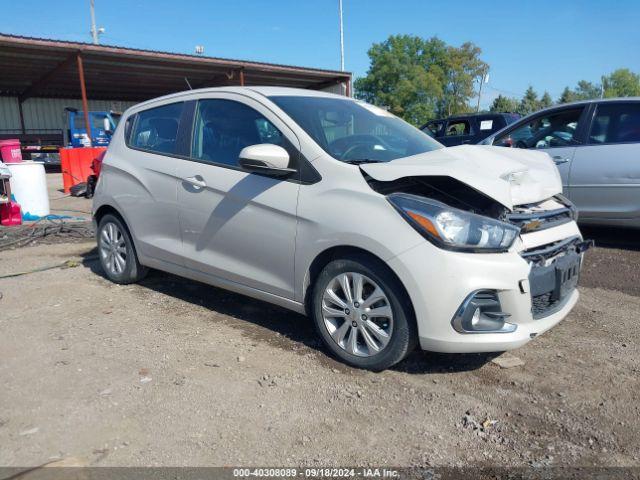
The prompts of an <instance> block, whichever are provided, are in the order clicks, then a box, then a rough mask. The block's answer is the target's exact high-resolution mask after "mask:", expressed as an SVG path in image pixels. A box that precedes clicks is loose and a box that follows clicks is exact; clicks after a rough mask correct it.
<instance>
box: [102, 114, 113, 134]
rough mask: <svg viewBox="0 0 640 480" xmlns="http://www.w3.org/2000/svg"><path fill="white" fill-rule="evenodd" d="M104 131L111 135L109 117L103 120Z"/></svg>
mask: <svg viewBox="0 0 640 480" xmlns="http://www.w3.org/2000/svg"><path fill="white" fill-rule="evenodd" d="M102 129H103V130H104V131H105V132H107V133H111V121H110V120H109V117H104V118H103V119H102Z"/></svg>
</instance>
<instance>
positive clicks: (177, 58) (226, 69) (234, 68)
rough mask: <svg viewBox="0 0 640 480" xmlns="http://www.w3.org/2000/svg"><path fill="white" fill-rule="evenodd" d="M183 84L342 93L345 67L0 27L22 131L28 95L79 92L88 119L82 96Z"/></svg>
mask: <svg viewBox="0 0 640 480" xmlns="http://www.w3.org/2000/svg"><path fill="white" fill-rule="evenodd" d="M189 85H190V86H191V87H192V88H202V87H213V86H223V85H278V86H288V87H297V88H309V89H316V90H323V89H332V90H335V89H336V88H339V91H341V92H342V93H344V94H346V95H349V94H350V88H351V74H350V73H348V72H341V71H334V70H323V69H317V68H306V67H296V66H289V65H278V64H272V63H261V62H252V61H245V60H233V59H224V58H216V57H206V56H199V55H188V54H181V53H170V52H160V51H153V50H141V49H133V48H124V47H118V46H110V45H94V44H91V43H82V42H69V41H62V40H53V39H45V38H33V37H21V36H15V35H7V34H2V33H0V96H4V97H15V98H16V99H17V102H18V111H19V117H20V127H21V130H22V133H23V134H24V133H25V130H26V129H25V121H24V114H23V108H22V106H23V103H24V102H25V101H27V100H28V99H30V98H69V99H78V98H81V99H82V106H83V110H84V112H85V115H84V118H85V120H86V121H87V122H88V121H89V120H88V119H89V117H88V115H86V113H87V111H88V106H87V101H88V99H92V100H119V101H135V102H137V101H143V100H147V99H149V98H154V97H157V96H161V95H165V94H168V93H172V92H177V91H181V90H186V89H188V88H189ZM87 131H89V127H88V125H87Z"/></svg>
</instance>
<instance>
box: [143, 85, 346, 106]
mask: <svg viewBox="0 0 640 480" xmlns="http://www.w3.org/2000/svg"><path fill="white" fill-rule="evenodd" d="M214 92H226V93H239V94H243V95H247V96H249V97H253V98H258V97H273V96H299V97H324V98H339V99H343V100H351V101H354V99H352V98H351V97H346V96H344V95H337V94H335V93H330V92H323V91H320V90H308V89H304V88H291V87H260V86H257V87H253V86H252V87H240V86H226V87H209V88H196V89H192V90H183V91H181V92H176V93H171V94H169V95H164V96H162V97H156V98H152V99H150V100H146V101H144V102H141V103H138V104H136V105H135V109H136V110H138V108H139V107H145V106H147V105H153V104H154V103H156V102H164V101H166V100H171V99H173V98H176V99H177V98H180V97H183V96H185V95H193V94H196V95H197V94H206V93H214ZM132 108H133V107H132Z"/></svg>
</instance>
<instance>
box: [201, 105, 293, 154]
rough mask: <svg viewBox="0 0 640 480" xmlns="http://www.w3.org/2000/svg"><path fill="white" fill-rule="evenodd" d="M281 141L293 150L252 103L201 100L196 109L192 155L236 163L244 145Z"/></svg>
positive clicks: (288, 148) (275, 143) (277, 142)
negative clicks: (249, 105)
mask: <svg viewBox="0 0 640 480" xmlns="http://www.w3.org/2000/svg"><path fill="white" fill-rule="evenodd" d="M259 143H271V144H274V145H279V146H281V147H283V148H285V149H286V150H287V151H289V155H291V154H292V152H291V146H290V144H289V142H287V140H286V139H285V137H284V136H283V135H282V132H280V130H278V129H277V128H276V127H275V125H273V123H271V122H270V121H269V120H267V119H266V118H265V117H264V116H263V115H262V114H260V113H259V112H257V111H256V110H254V109H253V108H251V107H248V106H247V105H244V104H242V103H239V102H236V101H233V100H218V99H210V100H200V101H199V102H198V107H197V110H196V120H195V127H194V132H193V145H192V148H191V156H192V157H193V158H196V159H198V160H206V161H209V162H212V163H220V164H224V165H231V166H237V165H238V156H239V155H240V152H241V151H242V149H243V148H244V147H248V146H250V145H257V144H259Z"/></svg>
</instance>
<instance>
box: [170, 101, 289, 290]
mask: <svg viewBox="0 0 640 480" xmlns="http://www.w3.org/2000/svg"><path fill="white" fill-rule="evenodd" d="M261 143H271V144H276V145H280V146H282V147H284V148H285V149H286V150H287V151H288V152H289V156H290V163H289V165H290V166H292V167H297V164H296V163H297V161H298V155H299V154H300V147H299V143H298V139H297V137H296V136H295V135H294V134H293V132H292V131H291V130H289V129H288V127H287V126H286V125H285V124H284V123H283V122H282V121H281V120H280V119H279V118H278V117H276V116H275V115H274V114H273V113H272V112H271V111H270V110H269V109H267V108H266V107H264V106H263V105H261V104H260V103H258V102H257V101H255V100H253V99H250V98H247V97H245V96H242V95H237V94H230V93H229V94H225V93H216V94H210V95H208V96H207V98H202V99H200V100H199V101H198V104H197V107H196V112H195V119H194V122H193V134H192V146H191V152H190V156H189V159H188V160H186V159H185V160H184V161H182V162H180V170H179V176H180V178H181V181H180V182H179V185H178V203H179V205H180V207H179V208H180V224H181V229H182V241H183V251H184V257H185V266H186V267H187V268H189V269H192V270H194V271H196V272H200V273H204V274H207V275H209V276H211V277H213V278H214V279H217V281H218V282H219V281H220V280H222V281H226V282H233V283H237V284H240V285H244V286H248V287H251V288H254V289H257V290H260V291H263V292H267V293H271V294H275V295H278V296H281V297H285V298H293V296H294V288H293V285H294V282H293V276H294V256H295V237H296V223H297V217H296V208H297V201H298V190H299V188H300V183H299V181H297V178H286V179H285V178H274V177H268V176H265V175H258V174H252V173H247V172H245V171H243V170H241V169H240V167H239V166H238V155H239V154H240V151H241V150H242V149H243V148H244V147H247V146H250V145H255V144H261Z"/></svg>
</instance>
